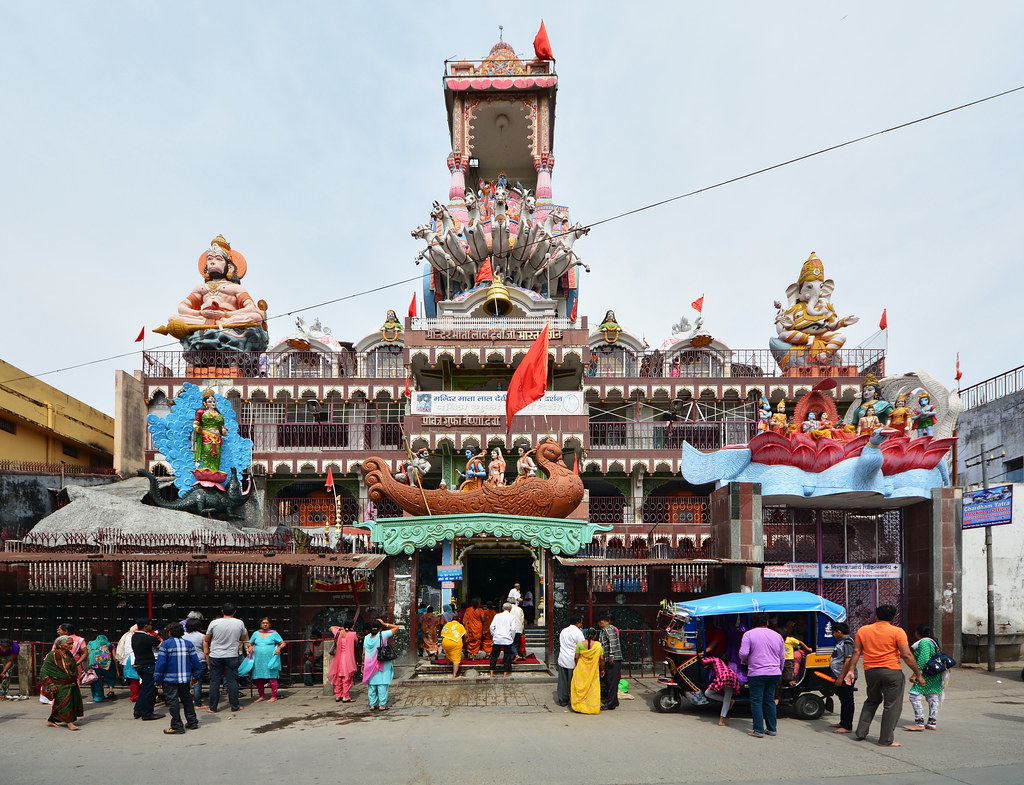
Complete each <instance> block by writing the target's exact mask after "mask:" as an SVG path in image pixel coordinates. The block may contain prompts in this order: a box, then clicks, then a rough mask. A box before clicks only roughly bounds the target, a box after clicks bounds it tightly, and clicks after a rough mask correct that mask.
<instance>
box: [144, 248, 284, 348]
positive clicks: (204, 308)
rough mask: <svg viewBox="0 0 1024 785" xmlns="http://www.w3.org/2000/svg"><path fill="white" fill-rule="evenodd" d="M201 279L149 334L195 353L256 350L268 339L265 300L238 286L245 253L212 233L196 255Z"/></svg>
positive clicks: (244, 265) (244, 268)
mask: <svg viewBox="0 0 1024 785" xmlns="http://www.w3.org/2000/svg"><path fill="white" fill-rule="evenodd" d="M198 266H199V273H200V275H202V276H203V283H202V284H200V285H199V286H197V287H196V288H195V289H193V290H192V291H191V292H190V293H189V294H188V295H187V296H186V297H185V299H184V300H182V301H181V302H180V303H179V304H178V312H177V313H176V314H174V315H173V316H171V317H170V318H169V319H168V320H167V324H165V325H163V326H161V327H157V328H156V329H155V330H154V331H153V332H155V333H158V334H160V335H170V336H172V337H174V338H177V339H178V340H179V341H181V346H182V348H183V349H185V350H186V351H189V352H195V351H236V352H262V351H264V350H266V348H267V346H268V345H269V343H270V336H269V334H268V333H267V324H266V322H267V303H266V302H265V301H263V300H260V301H259V302H257V301H256V300H254V299H253V297H252V295H250V294H249V292H248V291H246V289H245V287H244V286H242V278H244V277H245V273H246V269H247V264H246V261H245V257H244V256H242V254H240V253H239V252H238V251H236V250H235V249H233V248H232V247H231V245H230V243H228V241H227V240H225V239H224V236H223V235H217V236H216V237H215V238H213V240H212V241H211V242H210V247H209V249H207V250H206V251H204V252H203V253H202V254H201V255H200V257H199V265H198Z"/></svg>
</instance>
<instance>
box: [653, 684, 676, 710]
mask: <svg viewBox="0 0 1024 785" xmlns="http://www.w3.org/2000/svg"><path fill="white" fill-rule="evenodd" d="M682 704H683V702H682V701H681V700H680V699H679V695H678V690H673V689H670V688H668V687H666V688H665V689H663V690H658V692H657V693H655V695H654V710H655V711H657V712H660V713H661V714H671V713H672V712H674V711H678V710H679V707H680V706H682Z"/></svg>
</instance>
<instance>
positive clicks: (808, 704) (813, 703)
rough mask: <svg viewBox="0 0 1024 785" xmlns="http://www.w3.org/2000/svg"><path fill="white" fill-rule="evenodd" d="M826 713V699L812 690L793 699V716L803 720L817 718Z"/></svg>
mask: <svg viewBox="0 0 1024 785" xmlns="http://www.w3.org/2000/svg"><path fill="white" fill-rule="evenodd" d="M824 713H825V701H823V700H822V699H821V696H819V695H815V694H814V693H811V692H805V693H803V694H802V695H798V696H797V698H796V700H795V701H793V716H795V717H797V718H798V719H801V720H816V719H818V718H819V717H820V716H821V715H822V714H824Z"/></svg>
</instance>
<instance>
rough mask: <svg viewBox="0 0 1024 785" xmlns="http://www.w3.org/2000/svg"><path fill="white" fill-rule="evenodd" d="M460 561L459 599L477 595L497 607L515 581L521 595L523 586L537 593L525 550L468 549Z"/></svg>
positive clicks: (524, 589) (529, 558)
mask: <svg viewBox="0 0 1024 785" xmlns="http://www.w3.org/2000/svg"><path fill="white" fill-rule="evenodd" d="M462 562H463V575H464V578H463V590H464V592H465V593H464V595H463V601H468V600H472V599H473V598H479V599H480V600H481V602H494V603H495V607H496V609H497V610H501V604H502V603H503V602H505V600H506V599H507V598H508V591H509V589H511V588H512V587H513V586H514V585H515V584H517V583H518V584H519V585H520V590H521V591H522V592H523V593H524V594H525V593H526V590H527V589H529V590H530V591H532V592H534V594H536V592H537V588H536V586H535V579H536V575H535V573H534V571H533V558H532V556H531V555H530V554H529V553H527V552H526V551H520V550H501V551H485V550H481V551H472V552H470V553H467V554H465V555H464V556H463V557H462Z"/></svg>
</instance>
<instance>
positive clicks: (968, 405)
mask: <svg viewBox="0 0 1024 785" xmlns="http://www.w3.org/2000/svg"><path fill="white" fill-rule="evenodd" d="M1021 390H1024V365H1022V366H1020V367H1019V368H1014V369H1013V370H1012V371H1007V372H1006V373H1002V374H999V376H993V377H992V378H991V379H986V380H985V381H983V382H979V383H978V384H975V385H972V386H971V387H965V388H964V389H963V390H961V391H960V400H961V401H963V404H964V409H974V408H976V407H978V406H983V405H984V404H986V403H992V401H998V400H999V399H1000V398H1003V397H1005V396H1007V395H1013V394H1014V393H1018V392H1020V391H1021Z"/></svg>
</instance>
